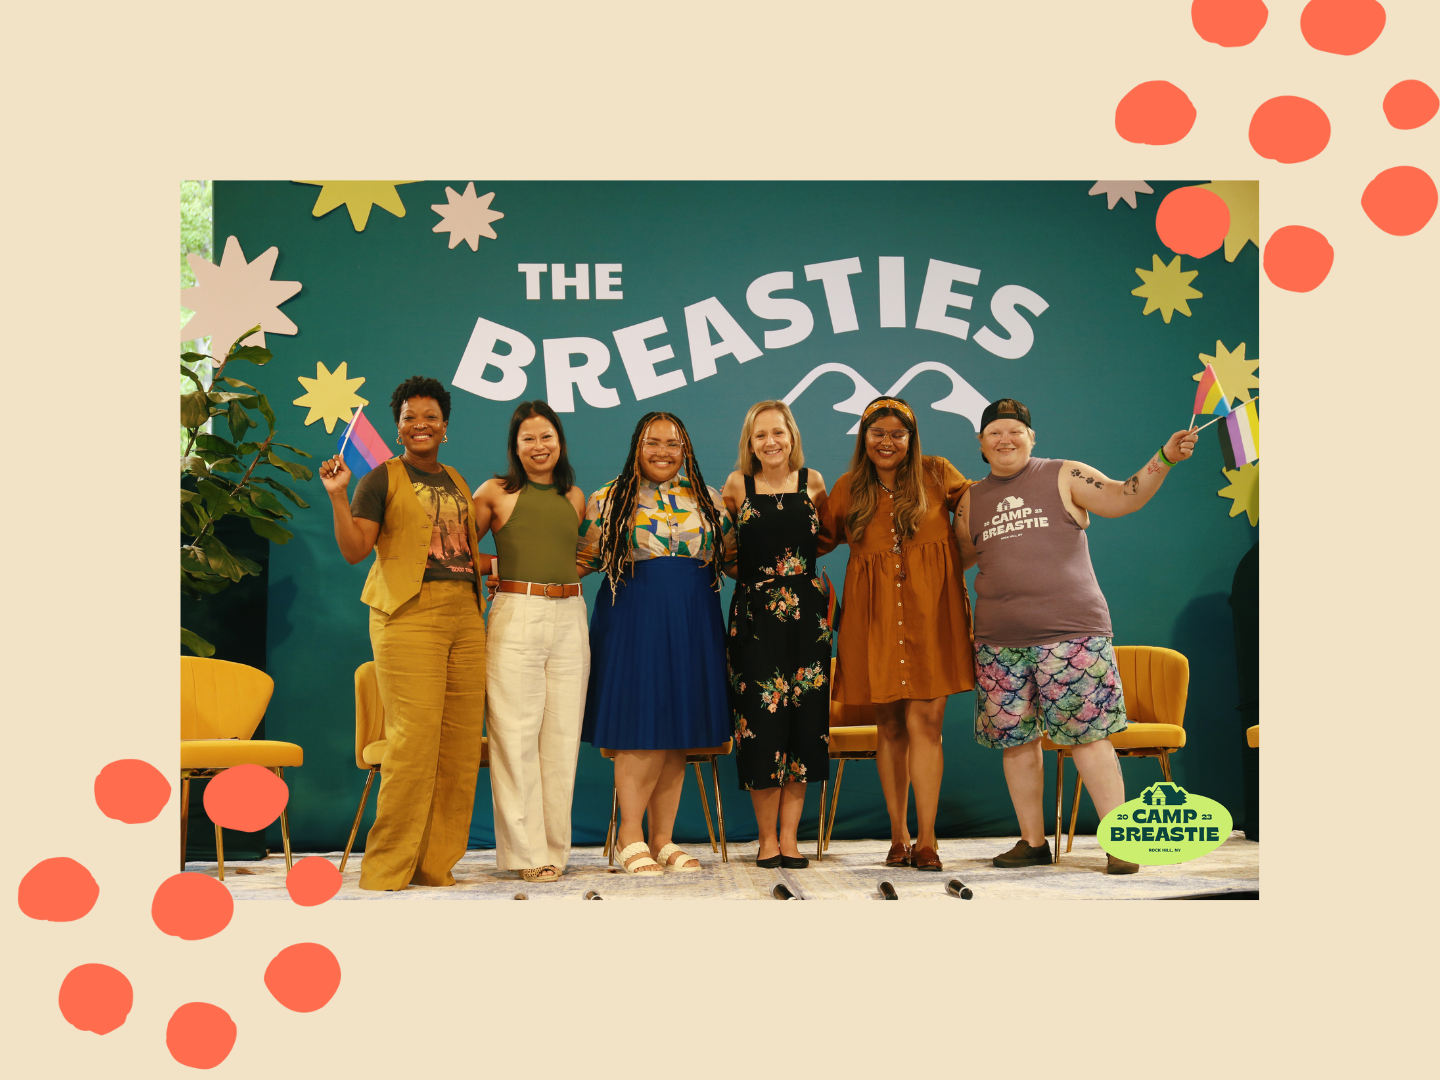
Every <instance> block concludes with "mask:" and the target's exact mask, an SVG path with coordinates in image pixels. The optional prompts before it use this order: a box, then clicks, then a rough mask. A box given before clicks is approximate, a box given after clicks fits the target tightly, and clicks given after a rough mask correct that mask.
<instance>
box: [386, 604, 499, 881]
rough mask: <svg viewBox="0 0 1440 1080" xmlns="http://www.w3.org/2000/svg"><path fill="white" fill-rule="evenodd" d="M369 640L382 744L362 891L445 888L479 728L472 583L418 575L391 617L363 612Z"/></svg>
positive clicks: (460, 847)
mask: <svg viewBox="0 0 1440 1080" xmlns="http://www.w3.org/2000/svg"><path fill="white" fill-rule="evenodd" d="M370 644H371V646H372V648H373V649H374V650H375V674H376V678H377V681H378V683H379V687H380V699H381V701H382V702H384V705H385V739H386V748H385V757H384V758H383V759H382V760H381V762H380V795H379V798H378V800H377V802H376V809H375V824H374V825H373V826H371V828H370V833H369V836H368V837H367V838H366V840H365V857H364V859H363V860H362V861H361V863H360V887H361V888H362V889H374V890H383V889H403V888H405V887H406V886H407V885H412V884H413V885H453V884H455V878H454V877H453V876H452V875H451V873H450V871H451V870H452V869H453V868H454V866H455V864H456V863H457V862H459V861H460V860H461V859H462V858H463V857H464V855H465V845H466V841H467V840H468V839H469V835H470V813H471V810H472V809H473V808H474V804H475V780H476V777H477V776H478V774H479V772H480V745H481V744H480V738H481V734H482V731H483V729H484V725H485V624H484V622H483V621H482V620H481V618H480V606H479V604H478V602H477V600H476V597H475V588H474V586H473V585H471V584H469V583H468V582H461V581H426V582H424V583H423V584H422V585H421V586H420V593H419V595H417V596H415V597H413V598H412V599H410V600H408V601H406V602H405V603H404V604H402V605H401V606H400V607H399V608H398V609H397V610H396V611H395V612H394V614H391V615H386V614H384V613H382V612H380V611H377V610H375V609H374V608H371V609H370Z"/></svg>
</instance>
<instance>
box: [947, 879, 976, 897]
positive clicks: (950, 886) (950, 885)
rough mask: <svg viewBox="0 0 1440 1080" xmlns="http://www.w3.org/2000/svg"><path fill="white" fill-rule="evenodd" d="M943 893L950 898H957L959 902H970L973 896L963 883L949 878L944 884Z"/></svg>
mask: <svg viewBox="0 0 1440 1080" xmlns="http://www.w3.org/2000/svg"><path fill="white" fill-rule="evenodd" d="M945 891H946V892H947V893H949V894H950V895H951V896H958V897H959V898H960V899H961V900H970V899H972V898H974V896H975V894H974V892H972V891H971V890H970V887H969V886H968V885H966V884H965V883H964V882H963V881H961V880H960V879H959V878H958V877H957V878H951V879H950V880H949V881H948V882H947V883H946V885H945Z"/></svg>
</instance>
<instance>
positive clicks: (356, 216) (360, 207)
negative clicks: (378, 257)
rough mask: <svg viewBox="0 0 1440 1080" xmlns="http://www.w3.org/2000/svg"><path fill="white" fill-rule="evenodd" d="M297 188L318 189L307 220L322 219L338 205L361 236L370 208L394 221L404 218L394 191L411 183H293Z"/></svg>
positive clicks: (304, 181) (303, 181) (398, 196)
mask: <svg viewBox="0 0 1440 1080" xmlns="http://www.w3.org/2000/svg"><path fill="white" fill-rule="evenodd" d="M295 182H296V183H297V184H313V185H315V186H317V187H319V188H320V195H319V197H318V198H317V199H316V200H315V209H313V210H311V211H310V216H311V217H324V216H325V215H326V214H328V213H329V212H330V211H331V210H334V209H335V208H336V207H337V206H339V205H340V204H341V203H344V204H345V209H347V210H349V211H350V222H351V224H353V225H354V226H355V231H356V232H364V231H365V224H366V222H368V221H369V220H370V207H371V206H378V207H380V208H381V209H382V210H389V211H390V213H392V214H394V215H395V216H396V217H404V216H405V204H404V203H402V202H401V201H400V193H399V192H398V191H396V190H395V188H396V187H397V186H398V185H400V184H413V183H415V181H414V180H297V181H295Z"/></svg>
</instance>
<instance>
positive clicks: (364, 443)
mask: <svg viewBox="0 0 1440 1080" xmlns="http://www.w3.org/2000/svg"><path fill="white" fill-rule="evenodd" d="M335 449H336V451H337V452H339V453H341V454H344V455H345V465H346V467H347V468H348V469H349V470H350V471H351V472H352V473H354V474H355V477H356V479H359V478H360V477H362V476H364V475H365V474H366V473H368V472H369V471H370V470H371V469H373V468H375V466H376V465H379V464H380V463H381V462H382V461H385V460H387V459H389V458H392V457H394V456H395V455H394V454H392V453H391V452H390V447H389V446H387V445H386V443H385V440H384V439H382V438H381V437H380V433H379V432H378V431H376V430H375V427H374V425H373V424H371V423H370V421H369V420H366V419H365V410H364V409H363V408H362V409H361V410H360V411H359V412H357V413H356V414H355V418H354V419H353V420H351V421H350V423H349V425H348V426H347V427H346V428H345V430H344V431H342V432H341V433H340V439H339V441H338V442H337V443H336V444H335Z"/></svg>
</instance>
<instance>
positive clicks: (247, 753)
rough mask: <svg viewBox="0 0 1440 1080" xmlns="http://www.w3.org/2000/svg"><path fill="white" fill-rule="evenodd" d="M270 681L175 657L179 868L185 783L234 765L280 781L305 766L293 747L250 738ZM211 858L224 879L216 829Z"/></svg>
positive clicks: (284, 834)
mask: <svg viewBox="0 0 1440 1080" xmlns="http://www.w3.org/2000/svg"><path fill="white" fill-rule="evenodd" d="M274 692H275V680H274V679H272V678H270V676H269V675H266V674H265V672H263V671H261V670H259V669H258V668H253V667H248V666H247V665H245V664H232V663H230V662H229V661H228V660H210V659H206V658H204V657H200V656H182V657H181V658H180V869H181V870H182V871H183V870H184V869H185V843H186V841H187V840H188V838H189V837H188V835H187V834H188V831H189V824H190V781H191V780H200V779H204V778H207V777H212V776H216V775H218V774H219V773H222V772H224V771H225V770H226V769H229V768H232V767H233V766H235V765H259V766H260V767H261V768H265V769H269V770H270V771H271V772H273V773H274V774H275V775H276V776H278V777H280V778H281V779H282V780H283V779H284V778H285V769H286V767H287V766H290V767H297V766H300V765H303V764H304V763H305V752H304V751H303V750H302V749H301V748H300V747H299V746H297V745H296V744H295V743H289V742H277V741H275V740H272V739H252V738H251V737H250V736H252V735H254V734H255V729H256V728H257V727H259V726H260V721H261V719H262V718H263V717H264V716H265V709H266V708H267V707H268V706H269V704H270V695H271V694H273V693H274ZM280 837H281V839H282V841H283V842H284V845H285V869H286V870H289V869H290V822H289V819H288V818H287V816H286V812H285V811H283V810H282V811H281V812H280ZM215 858H216V862H217V864H218V869H219V875H220V880H221V881H224V880H225V844H224V840H223V839H222V837H221V834H220V826H219V825H216V826H215Z"/></svg>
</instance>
